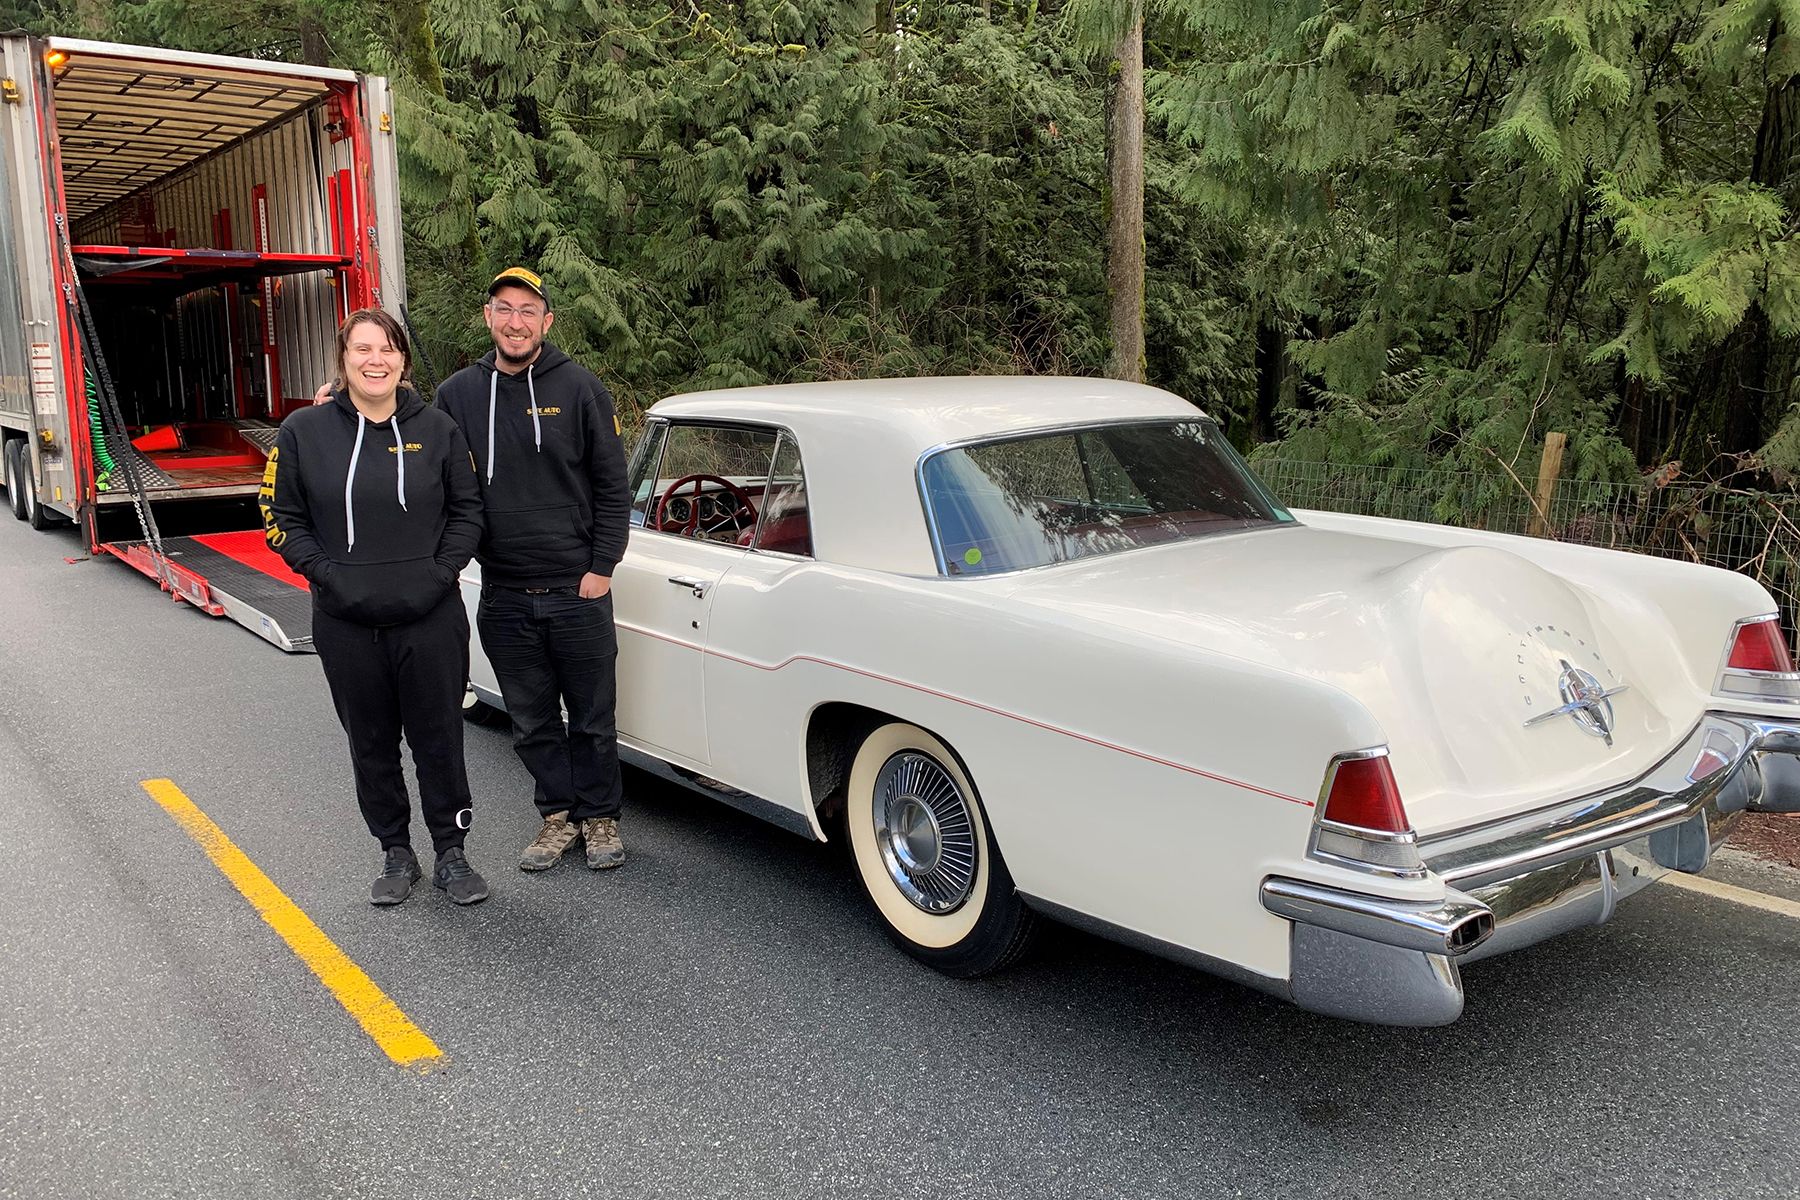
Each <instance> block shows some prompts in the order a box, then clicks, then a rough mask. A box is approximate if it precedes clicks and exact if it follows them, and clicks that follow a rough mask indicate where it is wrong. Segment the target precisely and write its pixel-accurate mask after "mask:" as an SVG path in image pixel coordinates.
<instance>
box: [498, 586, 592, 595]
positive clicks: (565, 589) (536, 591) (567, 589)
mask: <svg viewBox="0 0 1800 1200" xmlns="http://www.w3.org/2000/svg"><path fill="white" fill-rule="evenodd" d="M487 586H488V587H491V588H493V589H495V590H496V591H501V592H520V593H522V594H524V595H527V596H556V595H563V594H566V593H573V592H579V591H580V590H581V589H580V587H578V586H577V585H575V584H572V583H571V584H565V585H564V586H562V587H514V586H513V585H511V584H507V583H490V584H488V585H487Z"/></svg>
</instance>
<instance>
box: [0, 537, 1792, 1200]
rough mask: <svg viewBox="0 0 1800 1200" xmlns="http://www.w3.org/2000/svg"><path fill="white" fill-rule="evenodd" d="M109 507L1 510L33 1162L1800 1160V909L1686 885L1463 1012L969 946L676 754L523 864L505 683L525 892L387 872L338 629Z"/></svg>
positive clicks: (1130, 1188)
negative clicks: (775, 824)
mask: <svg viewBox="0 0 1800 1200" xmlns="http://www.w3.org/2000/svg"><path fill="white" fill-rule="evenodd" d="M80 553H81V547H80V544H79V541H78V538H77V537H76V536H75V534H74V533H73V532H71V531H62V532H57V533H52V534H48V535H45V534H38V533H34V532H32V531H31V530H29V529H28V528H27V527H26V526H24V525H23V524H19V523H17V522H13V521H10V520H0V667H3V676H0V805H3V806H4V820H3V821H0V1197H6V1198H11V1197H20V1198H25V1197H29V1198H31V1200H52V1198H58V1197H81V1198H96V1197H97V1198H111V1197H119V1198H126V1197H129V1198H131V1200H150V1198H153V1197H246V1196H257V1197H290V1196H291V1197H305V1198H314V1197H337V1196H346V1197H362V1196H368V1197H377V1196H381V1197H388V1196H425V1195H430V1196H457V1197H481V1198H484V1200H486V1198H500V1197H555V1196H629V1197H663V1196H667V1197H712V1196H718V1197H734V1198H739V1197H762V1196H768V1197H851V1196H855V1197H870V1198H874V1197H887V1196H894V1197H907V1198H916V1197H924V1196H933V1197H940V1196H968V1197H978V1196H997V1197H1131V1198H1138V1197H1178V1196H1203V1197H1214V1196H1233V1195H1243V1196H1283V1197H1292V1196H1356V1197H1416V1196H1449V1195H1459V1196H1568V1195H1574V1194H1577V1193H1581V1192H1587V1191H1590V1190H1599V1191H1603V1192H1604V1193H1605V1194H1607V1195H1613V1196H1658V1197H1661V1196H1726V1195H1729V1196H1793V1195H1795V1194H1796V1191H1797V1190H1800V1139H1797V1138H1796V1137H1795V1136H1794V1114H1795V1112H1796V1111H1797V1110H1800V1055H1797V1054H1796V1045H1795V1043H1796V1038H1795V1033H1794V1027H1795V1015H1794V1013H1793V1011H1792V1010H1793V1006H1794V1001H1795V997H1797V996H1800V921H1796V920H1794V919H1792V918H1788V917H1783V916H1780V915H1777V914H1772V913H1765V912H1759V911H1755V910H1753V909H1748V908H1744V907H1740V906H1737V905H1734V904H1730V903H1727V902H1723V901H1719V900H1715V899H1711V898H1708V897H1704V896H1698V895H1694V894H1691V893H1684V892H1680V891H1677V890H1675V889H1673V888H1653V889H1651V890H1650V891H1649V892H1647V893H1645V894H1644V895H1643V896H1641V897H1639V898H1638V899H1637V900H1635V901H1634V902H1632V903H1631V904H1630V905H1628V906H1626V908H1625V909H1624V910H1623V912H1622V913H1621V916H1620V917H1619V919H1618V920H1617V921H1615V922H1614V923H1613V924H1612V925H1610V926H1607V927H1605V928H1601V929H1596V930H1589V931H1586V932H1583V933H1579V934H1576V935H1572V936H1570V937H1567V938H1564V939H1562V940H1560V941H1556V942H1553V943H1550V944H1547V945H1544V946H1540V947H1537V948H1534V949H1532V950H1529V951H1525V952H1522V953H1519V954H1516V955H1513V956H1510V957H1506V958H1502V959H1498V960H1495V961H1491V962H1487V963H1482V964H1478V965H1477V966H1475V967H1472V968H1470V969H1469V970H1468V971H1467V974H1466V977H1467V980H1468V983H1469V992H1470V995H1469V1006H1468V1011H1467V1013H1466V1015H1465V1016H1464V1017H1463V1019H1462V1020H1461V1021H1460V1022H1459V1023H1458V1024H1456V1025H1454V1026H1451V1027H1449V1028H1446V1029H1437V1030H1391V1029H1377V1028H1368V1027H1362V1026H1355V1025H1348V1024H1343V1023H1340V1022H1335V1021H1330V1020H1326V1019H1323V1018H1319V1017H1314V1016H1311V1015H1308V1014H1306V1013H1303V1012H1300V1011H1298V1010H1296V1009H1293V1008H1290V1007H1287V1006H1285V1005H1282V1004H1280V1003H1277V1002H1275V1001H1273V1000H1270V999H1267V998H1265V997H1262V996H1260V995H1257V994H1255V993H1252V992H1248V991H1245V990H1243V989H1240V988H1238V987H1235V986H1233V985H1230V984H1227V983H1224V982H1221V981H1217V980H1214V979H1212V978H1210V977H1208V976H1205V975H1200V974H1196V973H1194V972H1192V971H1190V970H1187V969H1185V968H1182V967H1178V966H1174V965H1171V964H1168V963H1164V962H1161V961H1159V960H1156V959H1152V958H1148V957H1145V956H1143V955H1140V954H1138V953H1136V952H1133V951H1129V950H1125V949H1122V948H1119V947H1116V946H1113V945H1110V944H1107V943H1104V942H1100V941H1097V940H1095V939H1093V938H1090V937H1087V936H1085V935H1082V934H1078V933H1075V932H1073V931H1066V930H1061V931H1057V932H1056V933H1055V934H1053V936H1051V937H1050V938H1049V939H1048V940H1047V944H1046V945H1045V946H1044V948H1043V949H1042V950H1041V951H1040V952H1039V953H1038V954H1037V955H1036V956H1035V957H1033V958H1032V959H1031V960H1029V961H1028V962H1027V963H1026V964H1024V965H1022V966H1021V967H1019V968H1017V969H1014V970H1012V971H1010V972H1008V973H1006V974H1003V975H1001V976H998V977H994V978H991V979H987V980H982V981H979V982H974V983H965V982H956V981H952V980H948V979H944V978H941V977H939V976H936V975H934V974H932V973H931V972H929V971H926V970H924V969H923V968H920V967H918V966H916V965H914V964H913V963H912V962H911V960H909V959H907V958H905V957H904V956H902V955H901V954H899V953H898V952H897V951H895V950H893V949H892V948H891V947H890V946H889V945H888V944H887V943H886V942H885V941H884V940H883V938H882V936H881V934H880V933H879V932H878V930H877V928H876V926H875V924H874V923H873V921H872V920H871V919H870V918H869V917H868V916H867V915H866V914H865V912H864V910H863V908H862V907H861V904H860V902H859V895H858V893H857V891H856V888H855V884H854V882H853V881H852V879H851V878H850V876H849V874H848V873H847V871H846V870H845V869H844V868H843V867H842V866H841V865H840V864H839V862H838V860H837V858H836V856H835V854H834V852H833V851H832V850H831V849H829V848H827V847H823V846H816V845H812V844H809V843H807V842H803V841H801V840H799V839H796V838H794V837H793V836H791V835H789V834H785V833H782V832H780V831H778V830H775V829H773V828H770V827H767V826H763V825H761V824H758V823H757V822H755V821H754V820H752V819H750V818H748V817H744V816H740V815H739V814H737V813H735V812H733V811H731V810H729V809H726V808H724V807H721V806H719V805H717V804H715V803H713V802H710V801H708V800H705V799H703V798H700V797H698V796H691V795H689V794H688V793H685V792H682V791H678V790H675V789H671V788H666V787H663V786H662V785H660V784H657V783H656V782H655V781H653V780H651V779H649V778H648V777H645V776H642V775H636V774H634V775H632V776H631V777H630V778H629V779H628V781H627V783H628V788H629V790H630V799H629V801H628V807H627V811H626V815H625V820H624V823H623V829H624V833H625V837H626V840H627V844H628V846H629V848H630V853H631V861H630V862H629V863H628V865H627V866H626V867H625V868H624V869H622V870H620V871H616V872H611V873H607V874H590V873H589V872H588V871H586V870H585V869H583V868H582V867H580V866H579V865H578V863H575V862H568V863H565V864H564V865H562V866H561V867H559V868H557V869H556V870H554V871H552V872H549V873H547V874H545V875H541V876H526V875H522V874H520V873H519V872H518V871H517V870H515V869H514V868H513V867H512V865H511V864H512V862H513V861H514V855H515V854H516V852H517V850H518V848H519V847H520V846H521V845H523V844H524V842H525V841H527V840H528V839H529V838H530V836H531V834H532V833H533V831H534V829H535V825H536V822H535V818H534V816H533V813H532V810H531V806H530V803H529V787H528V783H527V779H526V776H525V774H524V772H523V770H522V768H520V766H519V765H518V763H517V761H516V760H515V759H514V758H513V756H512V754H511V752H510V749H509V747H508V745H507V741H506V738H505V736H504V735H503V734H500V733H497V732H494V731H489V730H480V729H471V730H470V731H469V732H470V737H469V745H468V758H469V767H470V773H471V776H472V780H473V783H474V786H475V793H476V796H477V814H478V815H477V824H476V826H475V829H474V831H473V833H472V836H471V839H470V843H469V849H470V854H471V857H472V859H473V860H474V861H475V862H476V863H477V865H478V866H480V867H482V868H483V869H485V870H486V872H487V874H488V876H489V878H490V880H491V881H492V882H493V885H494V897H493V899H492V900H491V901H489V902H488V903H487V904H485V905H482V906H480V907H477V908H474V909H456V908H454V907H453V906H452V905H450V904H449V903H448V902H447V901H445V899H444V898H443V896H442V895H441V894H439V893H437V892H435V891H434V890H432V889H431V888H430V887H429V886H425V887H422V888H421V889H420V890H419V891H418V892H417V893H415V895H414V897H413V899H412V900H411V901H410V902H409V903H407V904H406V905H404V906H402V907H400V908H398V909H390V910H376V909H373V908H371V907H370V906H369V905H368V904H367V902H366V899H365V897H366V889H367V885H368V881H369V879H370V878H371V877H372V875H373V873H374V872H375V870H376V868H377V854H376V850H375V845H374V842H373V841H372V840H371V839H370V838H369V837H368V835H367V834H366V832H365V831H364V830H363V829H362V826H361V822H360V820H359V818H358V817H357V813H356V807H355V801H354V797H353V794H352V790H351V785H350V776H349V771H348V766H347V762H346V754H345V750H344V745H343V740H342V735H341V733H340V731H339V730H338V728H337V725H336V723H335V721H334V719H333V717H332V714H331V710H330V707H329V705H328V703H327V700H326V695H325V688H324V684H323V680H322V678H321V676H320V673H319V669H318V665H317V663H316V662H315V661H314V660H313V659H312V658H310V657H307V656H300V657H287V656H284V655H282V654H281V653H280V652H279V651H277V650H275V649H273V648H272V647H270V646H268V645H266V644H264V643H263V642H261V641H260V640H258V639H257V638H255V637H253V636H251V635H250V634H248V633H246V632H244V631H242V630H240V629H238V628H237V627H235V626H233V625H231V624H229V623H227V622H225V621H222V620H214V619H211V618H207V617H205V616H203V615H202V614H200V613H198V612H196V611H195V610H193V609H191V608H187V607H184V606H181V605H178V604H176V603H174V602H172V601H170V600H169V599H167V598H166V597H164V596H162V595H161V594H159V593H158V591H157V590H156V588H155V586H154V585H153V584H151V583H150V582H149V581H148V580H146V579H144V578H143V577H141V576H138V575H136V574H135V573H134V572H132V571H130V570H129V569H128V568H126V567H124V566H123V565H121V564H119V563H116V562H112V561H95V562H86V561H80V562H76V563H67V562H65V561H64V556H65V555H68V556H79V555H80ZM163 777H166V778H169V779H172V780H174V781H175V782H176V784H177V785H179V786H180V788H181V789H182V790H183V791H184V792H185V793H186V794H187V795H188V796H189V797H190V798H192V799H193V801H194V802H195V803H196V804H197V805H198V806H199V807H200V808H201V809H203V810H204V811H205V812H206V813H207V814H208V815H210V816H211V818H212V819H213V820H214V821H216V822H217V823H218V825H219V826H220V827H221V828H222V829H223V830H224V831H225V832H226V833H227V834H228V835H229V837H230V838H231V839H232V840H233V841H234V842H235V843H236V844H237V846H238V847H239V848H241V849H242V850H243V851H244V852H245V853H246V854H247V855H249V857H250V858H251V859H252V860H254V861H255V863H256V864H257V865H258V866H260V867H261V868H262V870H263V871H264V872H266V873H267V874H268V876H269V877H270V878H271V879H272V880H273V881H274V882H275V883H276V884H277V885H278V886H279V887H280V888H281V889H282V890H283V891H285V892H286V894H287V895H288V896H289V897H291V898H292V899H293V900H294V901H295V903H297V904H298V905H299V906H300V907H301V908H302V909H304V910H305V911H306V913H307V914H309V915H310V916H311V918H312V919H313V920H314V921H315V922H317V924H318V925H319V926H320V928H321V929H323V930H324V932H325V933H326V934H327V935H328V936H329V937H330V938H331V939H332V941H334V942H335V943H336V944H337V945H338V946H339V947H341V948H342V950H343V951H344V952H345V953H346V954H348V955H349V956H350V958H352V959H353V960H354V961H355V962H356V963H357V964H359V965H360V966H361V967H362V968H363V970H365V971H366V972H367V973H368V974H369V975H370V976H371V977H372V978H373V979H374V980H375V982H376V983H377V984H378V985H379V986H380V987H381V988H382V989H383V990H384V991H385V992H386V993H387V995H388V996H389V997H390V998H391V999H393V1001H394V1002H395V1003H396V1004H398V1005H399V1006H400V1008H401V1009H403V1010H404V1011H405V1012H406V1014H407V1015H408V1016H410V1017H411V1018H412V1020H413V1021H415V1022H416V1023H417V1024H418V1026H419V1027H420V1028H421V1029H423V1030H424V1031H425V1032H426V1033H427V1034H428V1035H429V1036H430V1037H431V1038H432V1039H434V1040H435V1041H436V1043H437V1044H438V1045H439V1047H440V1048H441V1049H442V1050H443V1051H444V1053H445V1055H446V1056H447V1065H443V1066H441V1067H440V1068H439V1069H437V1070H435V1071H432V1072H430V1073H423V1074H422V1073H418V1072H416V1071H409V1070H405V1069H402V1068H399V1067H396V1066H395V1065H394V1064H393V1063H392V1062H390V1061H389V1060H388V1059H387V1058H386V1057H385V1056H384V1055H383V1054H382V1053H381V1052H380V1050H379V1049H378V1048H377V1046H376V1045H375V1043H373V1042H372V1041H371V1040H370V1038H369V1037H368V1036H367V1035H365V1034H364V1032H363V1031H362V1029H361V1028H360V1027H359V1026H358V1025H357V1024H356V1023H355V1022H354V1021H352V1020H351V1019H350V1017H349V1016H347V1015H346V1013H345V1011H344V1009H343V1008H342V1007H341V1006H340V1005H339V1004H338V1002H337V1001H336V1000H335V999H334V998H333V997H332V995H331V994H330V993H329V992H327V990H326V989H325V988H324V987H323V986H322V985H321V983H320V981H319V980H318V979H317V978H315V977H314V976H313V974H312V973H311V972H310V971H309V970H308V969H307V968H306V967H305V966H304V965H302V963H301V962H300V960H299V959H297V958H296V957H295V955H294V954H293V953H292V952H290V950H289V949H288V948H287V946H286V945H284V944H283V943H282V942H281V941H280V940H279V939H278V938H277V937H276V936H275V935H274V933H273V932H272V931H271V930H270V928H269V927H268V926H267V925H265V924H264V923H263V921H262V920H261V919H260V918H259V917H258V916H257V915H256V913H255V912H254V911H253V910H252V908H251V906H250V905H249V904H248V903H246V901H245V900H244V898H243V897H242V896H240V895H239V894H238V892H237V891H236V890H235V889H234V888H233V887H232V886H231V884H230V883H229V882H227V880H226V879H225V877H224V876H222V875H221V874H220V872H219V871H218V870H217V869H216V868H215V867H214V866H213V865H212V864H211V863H210V862H209V861H208V859H207V858H206V856H205V855H204V854H203V853H202V851H201V850H200V848H199V847H198V846H197V845H196V844H195V842H194V841H193V840H191V839H190V838H189V837H188V835H187V834H186V833H185V832H183V831H182V830H181V829H180V828H179V827H178V826H177V824H176V823H175V822H174V821H173V820H172V819H171V818H170V817H169V816H168V815H167V814H166V813H165V812H164V811H163V810H162V809H161V808H159V807H158V806H157V804H156V803H154V802H153V801H152V800H151V799H150V798H149V797H148V796H147V795H146V794H145V792H144V791H143V789H142V788H141V786H140V783H141V781H143V780H146V779H153V778H163ZM415 836H416V838H417V840H418V843H419V844H420V845H421V846H423V845H425V841H426V839H425V837H424V834H423V830H422V828H417V829H416V830H415ZM1071 836H1079V831H1078V830H1074V831H1071Z"/></svg>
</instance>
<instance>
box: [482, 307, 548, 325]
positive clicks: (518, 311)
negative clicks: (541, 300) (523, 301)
mask: <svg viewBox="0 0 1800 1200" xmlns="http://www.w3.org/2000/svg"><path fill="white" fill-rule="evenodd" d="M488 311H489V312H491V313H493V314H494V315H495V316H496V317H499V318H500V319H501V320H502V321H504V320H507V319H508V318H510V317H518V318H519V319H520V320H522V321H535V320H537V319H538V318H539V317H541V316H543V315H544V310H543V309H541V308H532V307H531V306H529V305H527V306H526V307H524V308H514V307H513V306H512V305H510V304H490V305H488Z"/></svg>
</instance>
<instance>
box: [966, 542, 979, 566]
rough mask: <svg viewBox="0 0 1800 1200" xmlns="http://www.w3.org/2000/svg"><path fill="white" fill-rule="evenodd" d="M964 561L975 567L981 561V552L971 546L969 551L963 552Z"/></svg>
mask: <svg viewBox="0 0 1800 1200" xmlns="http://www.w3.org/2000/svg"><path fill="white" fill-rule="evenodd" d="M963 561H964V562H966V563H968V564H969V565H970V566H971V567H972V566H974V565H975V564H976V563H978V562H980V561H981V551H979V550H977V549H976V548H975V547H973V546H970V547H969V548H968V549H967V550H964V551H963Z"/></svg>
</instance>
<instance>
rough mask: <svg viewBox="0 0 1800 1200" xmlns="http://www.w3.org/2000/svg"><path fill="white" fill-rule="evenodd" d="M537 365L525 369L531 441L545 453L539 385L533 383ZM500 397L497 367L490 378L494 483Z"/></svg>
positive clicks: (490, 452)
mask: <svg viewBox="0 0 1800 1200" xmlns="http://www.w3.org/2000/svg"><path fill="white" fill-rule="evenodd" d="M536 369H537V364H536V363H532V364H531V365H530V366H528V367H526V368H525V390H526V391H528V392H530V393H531V440H532V444H533V445H535V446H536V447H537V452H538V453H539V454H542V453H543V452H544V427H543V426H542V425H540V424H539V423H538V403H537V384H535V383H533V382H532V374H531V373H532V372H533V371H535V370H536ZM499 395H500V368H498V367H495V368H494V371H493V374H491V375H489V376H488V469H487V481H488V482H489V483H492V482H494V407H495V405H496V404H497V403H498V398H499Z"/></svg>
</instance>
